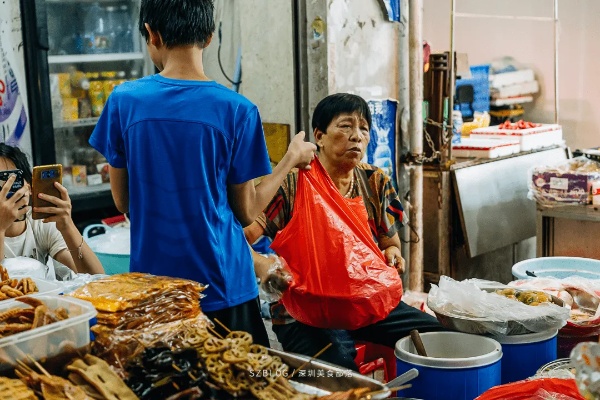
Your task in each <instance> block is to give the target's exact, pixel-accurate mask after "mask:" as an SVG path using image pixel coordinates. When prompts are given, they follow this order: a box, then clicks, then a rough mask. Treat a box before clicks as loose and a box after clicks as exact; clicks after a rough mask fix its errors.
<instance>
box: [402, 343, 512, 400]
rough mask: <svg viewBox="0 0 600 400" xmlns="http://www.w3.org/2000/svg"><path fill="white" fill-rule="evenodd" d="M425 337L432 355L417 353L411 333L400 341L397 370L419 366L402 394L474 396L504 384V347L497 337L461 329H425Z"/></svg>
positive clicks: (458, 399) (463, 399)
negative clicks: (475, 333) (425, 355)
mask: <svg viewBox="0 0 600 400" xmlns="http://www.w3.org/2000/svg"><path fill="white" fill-rule="evenodd" d="M421 339H422V340H423V345H424V346H425V349H426V351H427V355H428V356H429V357H423V356H420V355H418V354H417V351H416V349H415V347H414V345H413V343H412V340H411V338H410V336H407V337H405V338H403V339H400V340H399V341H398V342H397V343H396V350H395V354H396V358H397V360H398V361H397V374H398V375H400V374H403V373H404V372H406V371H408V370H409V369H411V368H416V369H418V370H419V376H418V377H417V378H416V379H414V380H412V381H411V384H412V387H411V388H409V389H405V390H402V391H400V392H398V395H399V396H404V397H415V398H420V399H444V400H472V399H474V398H475V397H477V396H478V395H480V394H481V393H483V392H485V391H486V390H488V389H489V388H491V387H493V386H496V385H499V384H500V378H501V359H502V347H501V346H500V343H498V342H497V341H496V340H494V339H491V338H488V337H485V336H478V335H470V334H467V333H461V332H428V333H422V334H421Z"/></svg>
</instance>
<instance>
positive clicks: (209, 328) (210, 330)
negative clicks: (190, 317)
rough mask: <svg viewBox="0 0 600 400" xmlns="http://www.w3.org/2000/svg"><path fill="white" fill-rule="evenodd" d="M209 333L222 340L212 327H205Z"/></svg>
mask: <svg viewBox="0 0 600 400" xmlns="http://www.w3.org/2000/svg"><path fill="white" fill-rule="evenodd" d="M206 329H207V330H208V331H209V332H210V333H212V334H213V335H214V336H216V337H218V338H219V339H223V336H222V335H221V334H219V332H217V331H215V330H214V328H212V327H210V326H209V327H207V328H206Z"/></svg>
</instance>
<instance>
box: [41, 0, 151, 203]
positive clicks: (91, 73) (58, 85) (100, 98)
mask: <svg viewBox="0 0 600 400" xmlns="http://www.w3.org/2000/svg"><path fill="white" fill-rule="evenodd" d="M46 13H47V17H48V45H49V50H48V67H49V72H50V77H49V80H50V93H51V99H52V116H53V118H52V120H53V126H54V143H55V151H56V162H57V163H60V164H62V165H63V171H64V172H63V174H64V175H63V182H64V185H65V186H66V187H67V188H68V189H69V194H70V196H71V198H72V199H74V200H77V198H86V197H90V196H91V197H93V196H94V195H97V194H99V193H101V192H103V193H104V194H107V193H108V195H109V196H110V183H109V176H108V164H107V163H106V159H105V158H104V157H103V156H102V155H101V154H100V153H98V152H97V151H95V150H94V149H93V148H92V147H91V146H90V145H89V144H88V139H89V137H90V135H91V133H92V131H93V129H94V126H95V124H96V122H97V121H98V117H99V116H100V113H101V112H102V108H103V107H104V104H105V102H106V99H107V98H108V96H110V93H111V92H112V90H113V89H114V88H115V87H116V86H117V85H119V84H121V83H123V82H125V81H127V80H132V79H138V78H140V77H141V76H144V75H147V74H150V73H152V72H153V66H152V63H151V61H150V60H149V58H148V56H147V53H146V46H145V43H144V42H143V38H142V37H141V35H140V33H139V30H138V28H137V21H138V15H139V1H138V0H121V1H114V0H111V1H106V0H105V1H89V0H87V1H86V0H79V1H75V0H62V1H59V0H46Z"/></svg>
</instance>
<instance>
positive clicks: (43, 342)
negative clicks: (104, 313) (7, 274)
mask: <svg viewBox="0 0 600 400" xmlns="http://www.w3.org/2000/svg"><path fill="white" fill-rule="evenodd" d="M31 297H35V298H37V299H40V300H42V301H43V302H44V303H45V304H46V305H47V306H48V307H49V308H50V309H52V310H53V309H56V308H58V307H64V308H65V309H66V310H67V312H68V314H69V318H67V319H65V320H62V321H58V322H54V323H52V324H49V325H44V326H41V327H39V328H35V329H31V330H28V331H24V332H20V333H16V334H14V335H10V336H7V337H3V338H0V354H2V362H0V371H3V370H7V369H10V368H13V367H14V365H15V364H16V360H20V359H23V358H24V357H27V356H31V357H33V359H35V360H41V359H51V358H52V357H53V356H57V355H58V354H61V353H63V352H64V351H65V350H67V349H71V350H73V349H85V348H87V347H88V345H89V343H90V320H91V319H92V318H93V317H95V316H96V314H97V311H96V309H95V308H94V306H93V305H92V304H91V303H90V302H87V301H83V300H79V299H75V298H72V297H69V296H58V295H41V294H40V295H33V296H31ZM12 308H30V306H28V305H27V304H24V303H21V302H19V301H17V300H8V301H3V302H2V303H0V312H3V311H6V310H9V309H12Z"/></svg>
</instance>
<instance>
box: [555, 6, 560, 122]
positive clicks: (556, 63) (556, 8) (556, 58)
mask: <svg viewBox="0 0 600 400" xmlns="http://www.w3.org/2000/svg"><path fill="white" fill-rule="evenodd" d="M558 121H559V118H558V0H554V123H555V124H558Z"/></svg>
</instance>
